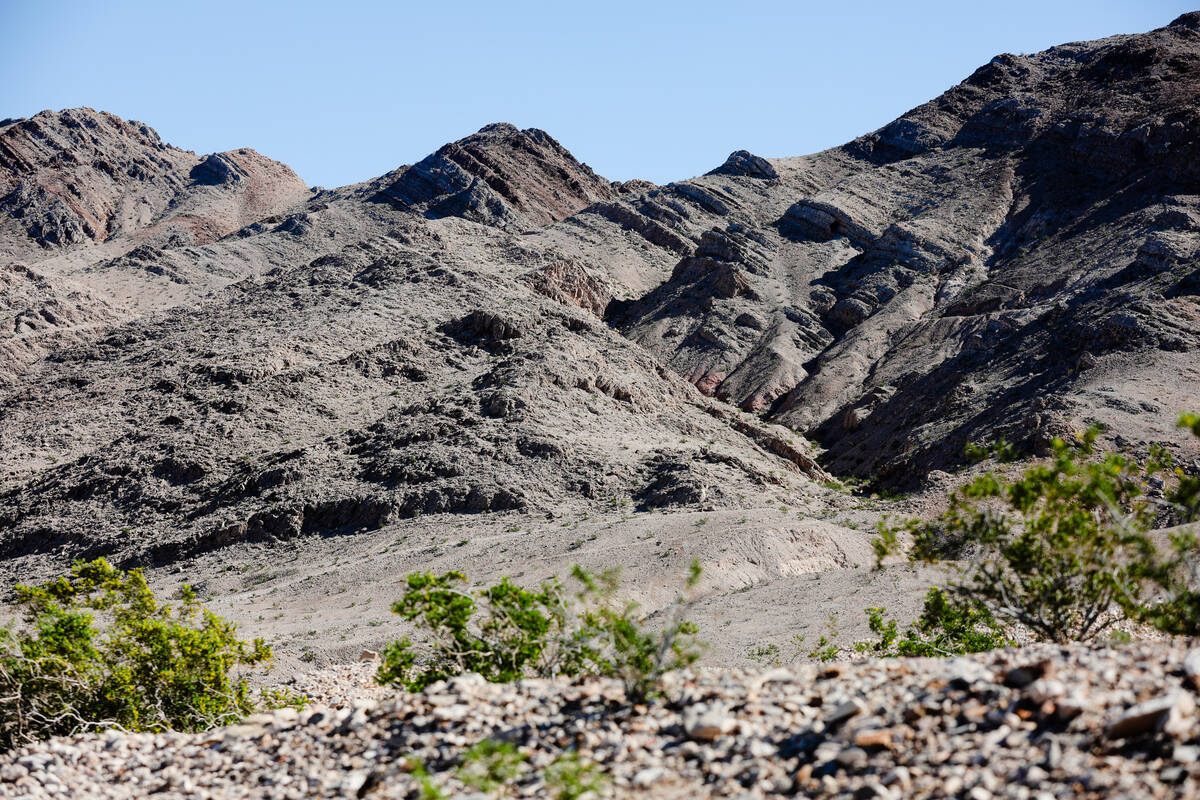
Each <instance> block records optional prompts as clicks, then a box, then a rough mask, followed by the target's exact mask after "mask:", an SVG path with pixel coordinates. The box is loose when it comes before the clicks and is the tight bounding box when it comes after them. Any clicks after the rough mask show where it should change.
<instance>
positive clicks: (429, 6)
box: [0, 0, 1189, 186]
mask: <svg viewBox="0 0 1200 800" xmlns="http://www.w3.org/2000/svg"><path fill="white" fill-rule="evenodd" d="M1187 10H1189V8H1188V6H1187V5H1186V4H1184V3H1178V2H1169V1H1168V0H1126V1H1125V2H1109V1H1108V0H1089V1H1088V2H1056V1H1055V0H1007V1H1006V2H997V3H980V2H973V0H958V1H957V2H901V1H899V0H890V1H889V2H845V0H822V1H821V2H803V1H801V0H770V1H767V0H763V1H762V2H757V1H756V0H744V1H743V2H738V3H733V2H725V3H717V2H708V1H707V0H691V2H654V1H653V0H640V2H627V1H626V0H600V1H599V2H582V3H581V2H572V1H571V0H565V2H564V1H561V0H560V2H522V1H521V0H490V1H485V2H479V1H477V0H458V1H457V2H455V0H441V2H433V1H431V2H423V3H412V2H399V1H397V2H384V1H383V0H361V1H358V0H328V1H327V2H309V1H308V0H292V1H291V2H254V0H240V1H238V2H229V1H228V0H205V1H204V2H192V0H95V1H94V2H82V1H81V0H0V118H3V117H6V116H30V115H32V114H35V113H37V112H38V111H40V110H42V109H46V108H51V109H60V108H67V107H72V106H81V105H86V106H91V107H93V108H97V109H103V110H106V111H111V112H113V113H115V114H118V115H120V116H122V117H126V118H132V119H137V120H141V121H142V122H145V123H147V124H149V125H150V126H151V127H153V128H155V129H157V130H158V132H159V133H160V134H161V135H162V136H163V138H164V139H166V140H167V141H169V142H171V143H172V144H174V145H177V146H179V147H184V148H187V149H189V150H196V151H198V152H202V153H208V152H214V151H219V150H228V149H232V148H235V147H253V148H255V149H256V150H258V151H260V152H262V153H263V154H265V155H268V156H270V157H272V158H276V159H279V160H281V161H284V162H286V163H288V164H289V165H291V166H292V167H293V168H294V169H295V170H296V171H297V172H298V173H299V174H300V176H301V177H302V178H304V179H305V180H306V181H308V183H310V184H313V185H322V186H337V185H342V184H346V183H353V182H356V181H360V180H364V179H366V178H370V177H373V176H375V175H379V174H381V173H383V172H386V171H387V170H389V169H393V168H395V167H397V166H399V165H401V164H405V163H412V162H413V161H416V160H418V159H419V158H421V157H422V156H424V155H425V154H427V153H429V152H431V151H432V150H434V149H436V148H437V147H438V146H440V145H441V144H443V143H445V142H447V141H451V140H454V139H458V138H461V137H462V136H465V135H467V134H469V133H472V132H473V131H475V130H477V129H478V128H480V127H481V126H483V125H485V124H487V123H489V122H499V121H504V122H512V123H514V124H515V125H518V126H520V127H523V128H524V127H537V128H542V129H544V130H546V131H548V132H549V133H550V134H551V135H552V136H554V137H555V138H557V139H558V140H559V141H560V142H562V143H563V144H564V145H565V146H566V147H567V148H569V149H570V150H571V151H572V152H573V153H574V154H575V155H576V156H577V157H578V158H580V159H581V160H583V161H586V162H588V163H589V164H590V165H591V166H592V168H593V169H595V170H596V171H597V172H599V173H600V174H601V175H604V176H606V177H608V178H613V179H620V180H624V179H628V178H634V177H641V178H648V179H650V180H654V181H657V182H666V181H670V180H675V179H681V178H686V177H690V176H693V175H697V174H700V173H702V172H706V171H707V170H709V169H711V168H713V167H714V166H716V165H717V164H719V163H721V161H723V160H724V159H725V156H726V155H728V154H729V153H730V152H731V151H733V150H737V149H742V148H744V149H748V150H750V151H752V152H754V153H757V154H759V155H764V156H786V155H802V154H804V153H810V152H814V151H817V150H821V149H823V148H826V147H830V146H833V145H837V144H841V143H842V142H844V141H846V140H848V139H851V138H853V137H855V136H858V135H859V134H862V133H865V132H867V131H870V130H873V129H875V128H878V127H879V126H881V125H883V124H885V123H887V122H888V121H890V120H891V119H893V118H894V117H896V116H898V115H899V114H901V113H903V112H904V111H906V110H907V109H909V108H911V107H913V106H915V105H918V104H920V103H922V102H924V101H925V100H928V99H930V98H932V97H934V96H936V95H937V94H939V93H940V92H942V91H944V90H945V89H947V88H949V87H950V86H952V85H954V84H955V83H958V82H959V81H960V80H962V79H963V78H965V77H966V76H967V75H968V74H970V73H971V72H972V71H973V70H974V69H975V68H976V67H977V66H979V65H981V64H983V63H986V62H987V61H988V60H989V59H990V58H991V57H992V56H993V55H996V54H997V53H1002V52H1014V53H1021V52H1033V51H1036V50H1041V49H1044V48H1046V47H1048V46H1050V45H1054V44H1058V43H1060V42H1065V41H1077V40H1081V39H1094V38H1099V37H1102V36H1107V35H1110V34H1115V33H1133V32H1138V31H1144V30H1149V29H1150V28H1156V27H1160V26H1162V25H1166V24H1167V23H1168V22H1170V21H1171V20H1172V19H1174V18H1175V17H1176V16H1178V15H1179V14H1181V13H1183V12H1184V11H1187Z"/></svg>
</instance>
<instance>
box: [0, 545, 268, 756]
mask: <svg viewBox="0 0 1200 800" xmlns="http://www.w3.org/2000/svg"><path fill="white" fill-rule="evenodd" d="M16 594H17V606H18V607H19V609H20V613H19V617H20V619H19V620H18V621H16V622H14V623H13V624H10V625H8V626H5V627H3V628H0V748H2V749H9V748H12V747H15V746H19V745H21V744H24V743H27V742H30V741H33V740H35V739H41V738H46V737H50V736H55V735H61V734H71V733H76V732H80V731H86V730H94V729H99V728H106V727H115V728H121V729H124V730H129V731H162V730H181V731H196V730H202V729H205V728H209V727H212V726H214V725H220V724H226V723H229V722H233V721H236V720H238V719H240V718H241V717H243V716H244V715H246V714H247V713H249V712H250V711H253V710H254V708H255V706H256V703H255V698H254V697H252V692H251V690H250V687H249V686H248V684H247V683H246V681H245V680H244V679H237V678H235V677H233V676H231V670H233V669H234V668H236V667H238V666H239V665H252V664H259V663H262V662H264V661H267V660H268V659H269V658H270V657H271V650H270V648H269V647H268V646H267V645H266V644H264V643H263V641H262V640H261V639H255V640H254V641H253V642H249V643H248V642H244V641H241V640H239V639H238V638H237V637H236V635H235V634H236V626H235V625H234V624H233V623H230V622H227V621H225V620H223V619H221V618H220V617H218V616H217V615H215V614H213V613H212V612H211V611H208V610H206V609H204V608H202V607H201V606H200V605H199V603H198V602H197V601H196V596H195V594H194V593H193V592H192V591H191V589H190V588H188V587H184V589H183V596H182V600H181V602H180V603H179V605H178V606H177V607H172V606H168V605H160V604H159V603H158V602H157V601H156V600H155V597H154V594H153V592H151V591H150V588H149V587H148V586H147V585H146V579H145V578H144V577H143V576H142V573H141V571H140V570H131V571H129V572H122V571H120V570H117V569H116V568H114V567H113V566H111V565H110V564H109V563H108V562H107V561H105V560H104V559H102V558H101V559H97V560H95V561H91V562H87V563H84V562H77V563H76V564H75V565H74V566H73V567H72V568H71V571H70V573H69V574H67V575H65V576H63V577H60V578H58V579H56V580H53V581H51V582H49V583H47V584H45V585H43V586H24V585H21V586H17V587H16ZM277 699H278V698H277ZM284 699H286V698H284Z"/></svg>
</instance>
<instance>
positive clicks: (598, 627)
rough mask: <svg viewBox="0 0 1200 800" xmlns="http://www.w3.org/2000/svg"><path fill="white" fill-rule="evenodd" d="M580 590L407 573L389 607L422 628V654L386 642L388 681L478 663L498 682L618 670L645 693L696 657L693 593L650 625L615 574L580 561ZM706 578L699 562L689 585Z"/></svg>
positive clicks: (407, 642)
mask: <svg viewBox="0 0 1200 800" xmlns="http://www.w3.org/2000/svg"><path fill="white" fill-rule="evenodd" d="M571 577H572V578H573V579H574V580H575V581H576V583H577V584H578V587H579V588H578V590H577V591H575V592H574V593H572V592H569V591H568V590H567V588H566V587H565V586H564V585H563V583H562V582H561V581H559V580H558V579H553V580H550V581H547V582H545V583H543V584H542V585H541V586H540V587H539V588H538V589H537V590H530V589H524V588H521V587H519V586H517V585H515V584H513V583H512V582H511V581H510V580H509V579H507V578H505V579H503V580H501V581H500V582H499V583H497V584H495V585H493V586H490V587H486V588H482V589H477V590H471V589H469V587H468V585H467V577H466V576H465V575H464V574H463V573H461V572H447V573H445V574H443V575H433V574H430V573H427V572H417V573H413V574H411V575H409V576H408V579H407V582H408V588H407V590H406V591H405V593H404V596H403V597H402V598H401V599H400V600H399V601H398V602H397V603H395V604H394V605H393V606H392V611H393V612H395V613H396V614H399V615H400V616H402V617H403V618H404V619H406V620H408V621H410V622H413V623H414V624H416V626H417V627H418V628H419V629H420V630H421V631H422V632H423V633H424V634H425V639H424V641H423V643H422V644H423V647H422V648H421V649H422V650H423V651H425V654H424V658H419V653H418V648H417V646H416V645H414V643H413V641H412V640H411V639H410V638H408V637H404V638H402V639H400V640H399V641H396V642H393V643H392V644H391V645H389V646H388V647H387V648H385V649H384V651H383V653H382V656H383V662H382V664H381V665H380V667H379V671H378V673H377V674H376V680H377V681H378V682H379V683H381V684H390V685H394V686H400V687H403V688H405V689H408V690H409V691H421V690H422V689H424V688H425V687H427V686H429V685H430V684H432V683H435V682H437V681H440V680H444V679H446V678H449V677H452V676H455V675H461V674H463V673H466V672H475V673H478V674H479V675H481V676H482V677H483V678H484V679H486V680H488V681H492V682H497V683H504V682H509V681H515V680H518V679H520V678H524V677H552V676H556V675H567V676H575V675H603V676H609V677H617V678H620V679H621V680H622V681H623V682H624V684H625V688H626V691H627V693H628V695H629V696H630V697H631V698H632V699H634V700H639V699H644V698H646V697H648V696H649V695H651V694H653V693H654V692H655V690H656V687H657V684H658V680H659V678H660V677H661V675H662V674H663V673H664V672H667V671H669V670H672V669H677V668H679V667H683V666H687V665H689V664H691V663H693V662H694V661H695V660H696V658H697V657H698V656H699V646H698V644H697V642H696V640H695V634H696V633H697V630H696V626H695V625H694V624H693V623H691V622H689V621H687V620H686V619H684V615H685V612H686V610H687V608H688V607H689V606H690V603H691V600H690V599H689V598H683V597H681V598H679V600H678V601H677V602H676V604H675V607H674V609H673V611H672V614H671V616H670V619H669V621H668V623H667V624H666V626H665V627H663V628H661V629H659V630H651V629H648V628H647V627H646V618H645V617H644V616H642V615H641V614H640V613H639V611H638V607H637V605H636V604H634V603H628V602H623V601H620V600H618V599H617V597H616V592H617V589H618V586H619V579H618V573H617V572H616V571H609V572H605V573H602V574H595V573H591V572H588V571H587V570H584V569H583V568H582V567H579V566H576V567H574V568H573V570H572V572H571ZM699 579H700V567H699V565H698V564H696V563H695V562H693V563H692V567H691V571H690V573H689V575H688V577H687V579H686V585H687V589H688V591H689V593H690V592H691V591H693V590H694V588H695V586H696V584H697V583H698V582H699Z"/></svg>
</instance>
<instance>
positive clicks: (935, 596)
mask: <svg viewBox="0 0 1200 800" xmlns="http://www.w3.org/2000/svg"><path fill="white" fill-rule="evenodd" d="M885 613H887V611H886V609H883V608H878V607H876V608H868V609H867V624H868V625H869V626H870V628H871V632H872V633H874V634H875V635H876V636H877V637H878V638H877V640H876V641H874V642H859V643H858V644H857V645H856V646H855V649H856V650H858V652H860V653H869V654H871V655H876V656H925V657H929V656H957V655H963V654H966V653H982V652H985V651H987V650H994V649H995V648H997V647H1008V646H1010V645H1012V644H1013V641H1012V640H1011V639H1009V638H1008V637H1007V636H1006V635H1005V633H1004V631H1003V629H1002V628H1001V627H1000V625H999V624H998V623H997V622H996V618H995V617H994V616H992V613H991V612H990V611H989V610H988V609H987V606H984V605H982V604H979V603H973V602H971V600H970V599H963V600H959V601H957V602H954V601H952V600H951V599H950V598H948V597H946V593H945V592H943V591H942V590H941V589H939V588H938V587H937V586H934V587H932V588H930V590H929V592H928V593H927V594H926V595H925V606H924V608H923V609H922V611H921V616H920V618H918V619H917V621H916V622H914V623H912V624H911V625H909V626H908V628H907V629H906V630H905V631H904V635H903V636H901V635H900V630H899V626H898V625H897V624H896V620H895V619H887V618H885V617H884V614H885Z"/></svg>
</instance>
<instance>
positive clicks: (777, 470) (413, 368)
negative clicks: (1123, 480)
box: [0, 14, 1200, 559]
mask: <svg viewBox="0 0 1200 800" xmlns="http://www.w3.org/2000/svg"><path fill="white" fill-rule="evenodd" d="M1198 93H1200V15H1197V14H1189V15H1185V16H1184V17H1181V18H1180V19H1179V20H1177V21H1176V22H1174V23H1172V24H1171V25H1170V26H1168V27H1166V28H1162V29H1159V30H1156V31H1151V32H1149V33H1146V34H1140V35H1134V36H1118V37H1113V38H1110V39H1105V40H1101V41H1098V42H1089V43H1075V44H1069V45H1063V46H1060V47H1056V48H1052V49H1051V50H1048V51H1046V52H1044V53H1039V54H1035V55H1030V56H1020V57H1018V56H1009V55H1004V56H998V57H997V58H995V59H993V60H992V62H990V63H989V64H987V65H985V66H984V67H982V68H980V69H979V70H977V71H976V72H975V73H974V74H973V75H972V76H970V77H969V78H968V79H967V80H966V81H964V82H963V83H961V84H960V85H958V86H956V87H954V88H953V89H951V90H950V91H948V92H946V93H945V94H943V95H942V96H941V97H939V98H937V99H935V100H933V101H931V102H929V103H927V104H925V105H923V106H920V107H919V108H916V109H914V110H913V111H911V112H909V113H908V114H905V115H904V116H903V117H901V118H900V119H898V120H896V121H894V122H892V123H890V124H888V125H886V126H884V127H883V128H881V129H880V130H878V131H876V132H874V133H872V134H869V135H867V136H864V137H862V138H860V139H857V140H855V141H853V142H850V143H848V144H846V145H845V146H843V147H840V148H835V149H833V150H829V151H826V152H823V153H818V154H816V155H812V156H804V157H798V158H787V159H774V160H769V159H764V158H761V157H758V156H755V155H753V154H751V153H748V152H745V151H738V152H735V153H733V154H732V155H731V156H730V157H729V158H728V159H727V160H726V161H725V162H724V163H723V164H722V165H720V166H719V167H718V168H717V169H715V170H713V171H712V172H710V173H709V174H707V175H704V176H701V177H698V178H694V179H691V180H686V181H680V182H678V183H671V184H668V185H665V186H654V185H652V184H649V183H646V182H641V181H631V182H628V183H624V184H614V183H611V182H609V181H606V180H604V179H602V178H599V177H598V176H596V175H595V174H594V173H593V172H592V171H591V170H590V169H589V168H588V167H587V166H586V165H584V164H581V163H580V162H578V161H577V160H576V159H575V158H574V157H573V156H572V155H571V154H570V153H569V152H567V151H566V150H565V149H564V148H563V147H562V146H561V145H559V144H558V143H557V142H555V141H554V140H553V139H552V138H550V137H549V136H548V135H547V134H545V133H543V132H541V131H538V130H532V129H531V130H524V131H522V130H518V129H516V128H514V127H513V126H511V125H505V124H498V125H490V126H487V127H486V128H484V129H482V130H481V131H479V132H478V133H476V134H474V135H472V136H469V137H467V138H466V139H463V140H461V141H459V142H455V143H453V144H449V145H446V146H445V147H443V148H441V149H440V150H438V151H437V152H436V153H434V154H432V155H430V156H428V157H426V158H425V159H423V160H421V161H419V162H418V163H416V164H414V165H412V166H406V167H401V168H399V169H397V170H395V171H393V172H391V173H389V174H387V175H384V176H382V177H380V178H378V179H376V180H374V181H369V182H367V183H364V184H360V185H357V186H350V187H345V188H343V189H337V190H332V191H325V192H319V193H316V192H312V191H310V190H308V189H307V188H306V187H305V186H304V185H303V183H302V182H301V181H300V180H299V179H298V178H297V177H296V176H295V175H294V174H293V173H292V172H291V171H290V170H289V169H287V168H286V167H284V166H283V165H281V164H277V163H276V162H273V161H270V160H269V159H266V158H264V157H262V156H260V155H258V154H256V153H254V152H253V151H250V150H238V151H233V152H229V153H220V154H214V155H210V156H207V157H200V156H196V155H195V154H192V153H188V152H184V151H181V150H178V149H175V148H172V147H170V146H169V145H165V144H163V143H162V142H161V140H160V139H159V138H158V136H157V135H156V134H155V133H154V132H153V131H151V130H150V129H149V128H146V127H145V126H143V125H140V124H138V123H129V122H124V121H122V120H119V119H117V118H115V117H112V116H111V115H108V114H103V113H96V112H92V111H90V110H87V109H76V110H71V111H64V112H59V113H57V114H54V113H50V112H43V113H42V114H39V115H37V116H36V117H34V118H32V119H29V120H19V121H7V122H5V123H4V124H3V125H2V126H0V210H2V211H3V215H2V221H0V253H4V254H5V255H4V261H3V266H2V268H0V269H2V272H0V303H3V305H0V313H3V314H4V317H3V319H4V320H5V321H4V322H3V326H2V327H0V389H2V391H3V392H4V394H3V397H2V399H0V404H2V408H3V413H2V414H0V552H3V553H4V554H9V555H12V554H19V553H31V552H39V553H60V554H83V553H96V552H123V553H129V554H140V555H141V556H143V557H144V556H152V557H155V558H159V559H171V558H175V557H178V556H179V555H181V554H185V553H190V552H195V551H197V550H203V549H207V548H212V547H216V546H219V545H221V544H224V543H229V542H235V541H242V540H257V539H279V538H291V537H297V536H301V535H305V534H317V533H321V534H327V533H349V532H354V531H358V530H361V529H364V528H377V527H381V526H385V525H388V524H391V523H392V522H394V521H395V520H397V519H401V518H404V517H411V516H414V515H417V514H430V513H467V512H471V513H474V512H488V511H506V510H507V511H512V510H515V511H521V512H524V513H537V514H551V515H554V514H561V513H563V512H564V510H565V509H570V510H572V511H573V513H574V512H580V513H586V511H587V509H594V508H598V507H602V506H605V505H612V506H616V507H619V506H621V505H622V504H629V505H630V506H637V507H643V508H662V507H677V506H691V507H716V506H726V507H734V508H737V507H747V506H751V505H759V506H762V505H765V504H770V503H785V504H787V505H789V506H792V507H800V508H809V509H818V508H820V507H821V504H822V502H824V501H823V499H822V497H823V495H822V492H824V491H825V490H823V489H821V488H820V487H819V485H817V483H816V482H814V481H813V480H812V479H813V478H816V479H823V478H824V477H825V472H823V471H822V469H821V467H818V466H817V465H816V463H815V462H814V457H815V455H816V453H815V451H814V450H812V449H811V448H810V447H809V446H808V445H807V444H806V442H805V440H804V438H803V436H808V437H811V438H815V439H817V440H819V441H820V442H821V443H822V444H823V445H824V446H825V448H826V452H825V453H824V455H823V458H824V460H825V464H826V466H827V468H828V469H830V470H832V471H834V472H837V473H842V474H854V475H860V476H868V475H869V476H874V477H876V478H878V479H879V480H880V481H881V482H884V483H893V484H894V483H900V484H906V485H914V484H917V483H919V482H921V481H922V480H923V477H924V476H925V475H926V474H927V473H928V472H929V471H930V470H934V469H938V470H942V469H951V468H954V467H956V466H957V465H959V464H960V463H961V458H962V455H961V454H962V451H963V447H964V445H965V444H966V443H968V442H970V441H984V440H989V439H995V438H998V437H1005V438H1007V439H1009V440H1010V441H1013V442H1015V443H1016V444H1017V445H1018V446H1020V447H1023V448H1024V449H1025V451H1026V452H1028V453H1037V452H1039V451H1040V449H1041V448H1043V447H1045V446H1046V444H1047V443H1048V442H1049V441H1050V440H1051V439H1052V438H1053V437H1054V436H1056V435H1062V434H1066V433H1068V432H1070V431H1071V430H1074V429H1078V428H1082V427H1084V426H1085V425H1087V424H1089V423H1092V422H1100V423H1105V424H1107V425H1109V426H1110V431H1111V434H1110V436H1109V440H1110V443H1115V444H1117V445H1120V446H1122V447H1127V448H1131V449H1134V450H1137V449H1139V448H1144V447H1147V446H1148V445H1149V443H1151V442H1156V441H1164V442H1167V443H1168V444H1171V445H1172V446H1178V447H1183V444H1182V442H1181V441H1178V440H1176V438H1175V433H1174V430H1173V423H1174V419H1175V415H1176V413H1177V411H1179V410H1182V409H1184V408H1188V407H1194V406H1195V404H1196V403H1195V398H1196V396H1197V392H1196V386H1197V385H1198V384H1197V378H1198V377H1200V375H1198V374H1197V372H1198V368H1200V361H1198V360H1197V352H1200V272H1198V271H1197V270H1198V263H1197V262H1198V260H1197V253H1198V252H1200V195H1197V194H1196V193H1195V192H1196V189H1195V187H1196V185H1197V179H1198V178H1200V174H1198V173H1197V171H1198V170H1200V167H1197V164H1200V144H1198V142H1197V136H1198V135H1200V120H1198V119H1197V114H1198V113H1200V112H1197V108H1200V104H1198V103H1197V100H1198V97H1197V94H1198ZM738 407H740V409H741V410H739V409H738ZM1180 454H1181V455H1185V456H1188V457H1191V455H1192V454H1190V453H1188V452H1187V451H1184V450H1180Z"/></svg>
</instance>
